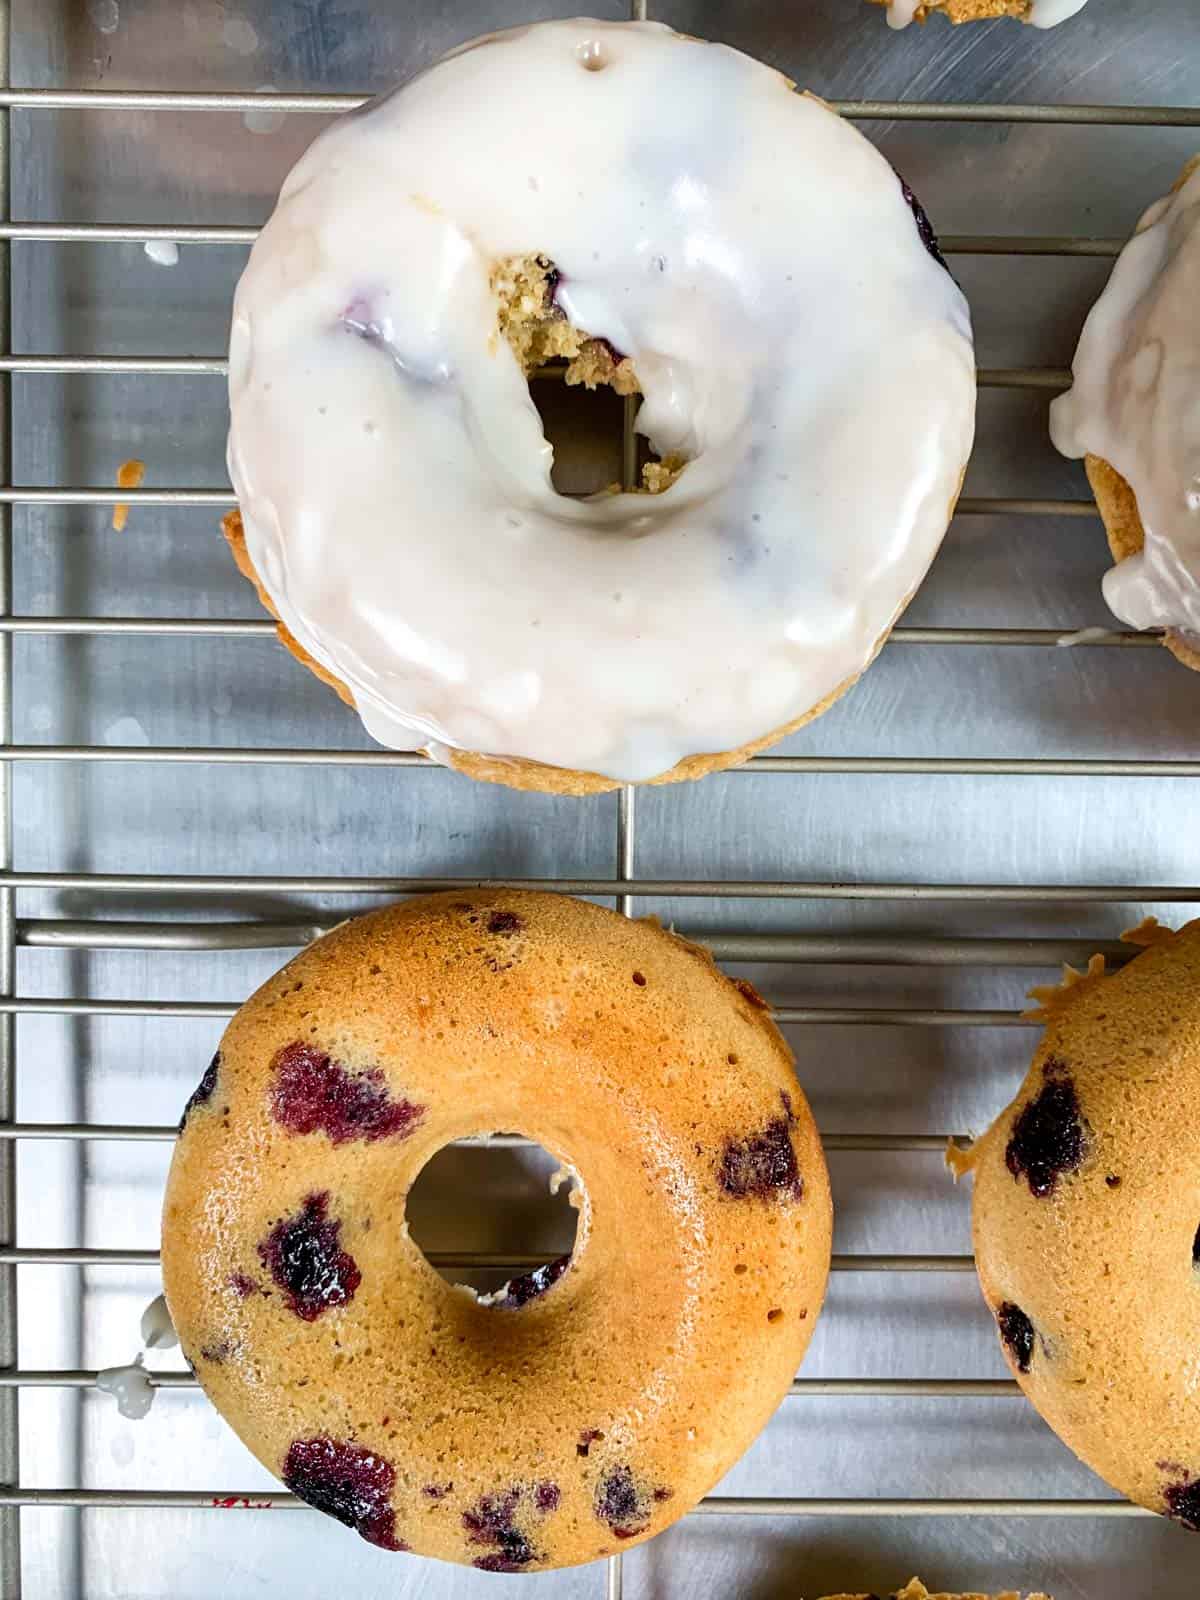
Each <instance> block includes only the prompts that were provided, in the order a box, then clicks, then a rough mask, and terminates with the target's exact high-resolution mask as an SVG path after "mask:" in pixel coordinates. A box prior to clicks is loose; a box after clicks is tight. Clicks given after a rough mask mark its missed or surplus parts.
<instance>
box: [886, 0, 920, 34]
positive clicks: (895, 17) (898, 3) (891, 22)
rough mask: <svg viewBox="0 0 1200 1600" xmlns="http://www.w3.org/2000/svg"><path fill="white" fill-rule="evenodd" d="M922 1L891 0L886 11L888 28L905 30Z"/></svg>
mask: <svg viewBox="0 0 1200 1600" xmlns="http://www.w3.org/2000/svg"><path fill="white" fill-rule="evenodd" d="M923 4H924V0H891V4H890V5H889V6H888V9H887V19H888V27H889V28H907V27H908V25H909V23H910V22H911V21H912V19H913V18H914V17H915V16H916V14H917V9H918V7H919V6H921V5H923Z"/></svg>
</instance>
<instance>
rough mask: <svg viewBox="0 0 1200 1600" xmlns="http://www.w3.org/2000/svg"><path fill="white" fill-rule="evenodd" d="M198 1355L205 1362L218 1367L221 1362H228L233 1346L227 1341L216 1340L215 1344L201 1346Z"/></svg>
mask: <svg viewBox="0 0 1200 1600" xmlns="http://www.w3.org/2000/svg"><path fill="white" fill-rule="evenodd" d="M200 1354H201V1356H202V1357H203V1358H204V1360H205V1361H211V1362H212V1364H213V1366H215V1367H219V1366H220V1365H221V1363H222V1362H223V1361H228V1360H229V1358H230V1356H231V1355H232V1354H233V1346H232V1345H231V1344H230V1342H229V1340H228V1339H218V1340H217V1342H216V1343H215V1344H206V1345H203V1346H202V1347H201V1350H200Z"/></svg>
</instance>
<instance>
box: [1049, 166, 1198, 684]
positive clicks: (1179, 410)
mask: <svg viewBox="0 0 1200 1600" xmlns="http://www.w3.org/2000/svg"><path fill="white" fill-rule="evenodd" d="M1197 306H1200V156H1196V157H1195V158H1194V159H1193V160H1192V161H1190V162H1189V163H1188V165H1187V166H1186V167H1185V168H1184V171H1183V174H1182V176H1181V177H1180V179H1179V181H1178V182H1177V183H1176V185H1175V187H1174V189H1173V190H1172V191H1171V193H1170V195H1168V196H1167V198H1166V199H1165V200H1160V201H1158V202H1157V204H1155V205H1153V206H1151V207H1150V209H1149V211H1147V212H1146V214H1145V216H1144V217H1143V218H1142V220H1141V222H1140V223H1139V224H1138V229H1137V232H1136V233H1135V234H1134V236H1133V238H1132V239H1131V240H1130V241H1129V243H1128V244H1127V245H1126V246H1125V249H1124V250H1123V251H1122V252H1121V256H1120V258H1119V260H1118V261H1117V265H1116V267H1115V268H1114V269H1113V274H1112V277H1111V278H1110V279H1109V281H1108V285H1107V287H1106V288H1105V290H1104V293H1103V294H1102V295H1101V296H1100V298H1099V300H1097V302H1096V304H1095V306H1094V307H1093V308H1092V311H1091V314H1090V315H1089V317H1088V319H1087V322H1086V323H1085V325H1084V329H1083V334H1082V337H1081V338H1080V341H1079V348H1078V350H1077V351H1076V353H1075V364H1074V386H1073V387H1072V388H1071V389H1070V390H1069V392H1068V393H1067V394H1064V395H1062V396H1060V397H1059V399H1057V400H1055V401H1054V403H1053V405H1052V406H1051V408H1050V431H1051V434H1052V436H1053V439H1054V443H1055V444H1056V445H1057V446H1058V448H1059V449H1060V450H1061V451H1062V452H1063V454H1064V455H1068V456H1083V458H1084V465H1085V466H1086V468H1087V475H1088V481H1089V482H1090V483H1091V485H1092V489H1093V491H1094V492H1095V495H1096V503H1097V505H1098V506H1099V508H1100V515H1101V516H1102V517H1103V519H1104V526H1105V530H1106V531H1107V533H1108V543H1109V548H1110V549H1111V551H1112V554H1113V559H1114V560H1115V561H1116V563H1117V565H1116V566H1115V567H1114V568H1113V569H1112V570H1111V571H1110V572H1109V573H1107V574H1106V576H1105V579H1104V598H1105V599H1106V600H1107V601H1108V604H1109V606H1110V608H1111V609H1112V610H1113V611H1114V612H1115V613H1116V615H1117V616H1118V617H1120V619H1121V621H1122V622H1126V623H1128V624H1129V625H1130V627H1134V628H1161V629H1163V630H1164V633H1163V638H1164V642H1165V643H1166V645H1167V647H1168V648H1169V649H1170V650H1171V651H1172V652H1173V653H1174V654H1175V655H1176V656H1178V658H1179V660H1180V661H1182V662H1183V663H1184V665H1185V666H1189V667H1192V668H1194V669H1195V670H1196V671H1200V315H1198V314H1197Z"/></svg>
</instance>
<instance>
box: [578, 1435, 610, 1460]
mask: <svg viewBox="0 0 1200 1600" xmlns="http://www.w3.org/2000/svg"><path fill="white" fill-rule="evenodd" d="M603 1437H604V1435H603V1434H602V1433H601V1432H600V1429H599V1428H585V1429H584V1430H583V1432H582V1433H581V1434H580V1435H579V1442H578V1444H576V1446H575V1454H576V1455H577V1456H586V1455H587V1454H588V1453H589V1452H590V1451H591V1448H592V1446H593V1445H594V1444H595V1443H596V1441H597V1439H603Z"/></svg>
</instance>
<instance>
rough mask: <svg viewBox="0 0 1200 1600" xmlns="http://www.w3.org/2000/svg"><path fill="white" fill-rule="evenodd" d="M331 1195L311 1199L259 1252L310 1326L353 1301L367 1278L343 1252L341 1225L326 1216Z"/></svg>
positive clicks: (277, 1227) (280, 1225) (275, 1230)
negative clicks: (326, 1314) (355, 1292)
mask: <svg viewBox="0 0 1200 1600" xmlns="http://www.w3.org/2000/svg"><path fill="white" fill-rule="evenodd" d="M328 1208H329V1196H328V1194H310V1195H309V1196H308V1198H307V1199H306V1200H305V1202H304V1208H303V1210H301V1211H299V1212H297V1214H296V1215H295V1216H292V1217H284V1218H283V1219H282V1220H281V1221H280V1222H277V1223H276V1224H275V1226H274V1227H273V1228H272V1229H271V1231H270V1233H269V1234H268V1235H267V1237H266V1238H265V1239H264V1240H263V1242H262V1243H261V1244H260V1245H259V1247H258V1253H259V1256H260V1257H261V1258H262V1263H263V1265H264V1266H265V1267H267V1268H268V1269H269V1270H270V1273H271V1276H272V1277H273V1278H274V1280H275V1282H276V1283H277V1284H278V1285H279V1287H280V1288H281V1289H282V1290H283V1292H284V1295H285V1296H286V1298H287V1303H288V1305H289V1306H290V1307H291V1309H292V1310H293V1311H294V1312H295V1313H296V1315H297V1316H298V1317H302V1318H303V1319H304V1321H305V1322H315V1321H316V1320H317V1318H318V1317H319V1316H320V1315H321V1313H322V1312H324V1311H332V1310H333V1308H334V1307H335V1306H344V1305H346V1304H347V1303H348V1302H349V1301H350V1300H353V1298H354V1291H355V1290H356V1289H357V1288H358V1286H359V1284H360V1283H361V1282H362V1273H361V1272H359V1270H358V1264H357V1262H356V1261H355V1260H354V1257H353V1256H350V1255H347V1254H346V1252H345V1251H344V1250H343V1249H342V1248H341V1245H340V1243H339V1240H338V1235H339V1234H340V1233H341V1229H342V1225H341V1223H340V1222H339V1221H338V1220H337V1219H336V1217H330V1216H327V1215H326V1212H327V1211H328Z"/></svg>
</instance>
